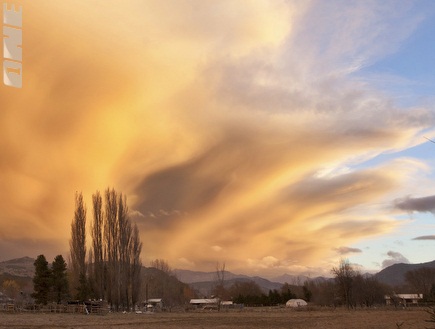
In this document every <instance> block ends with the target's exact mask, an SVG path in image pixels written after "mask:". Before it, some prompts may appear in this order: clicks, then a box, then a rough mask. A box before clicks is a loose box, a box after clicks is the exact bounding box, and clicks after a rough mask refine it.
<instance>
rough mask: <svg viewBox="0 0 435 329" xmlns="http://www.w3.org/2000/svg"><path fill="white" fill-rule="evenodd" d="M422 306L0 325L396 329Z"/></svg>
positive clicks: (39, 316)
mask: <svg viewBox="0 0 435 329" xmlns="http://www.w3.org/2000/svg"><path fill="white" fill-rule="evenodd" d="M428 318H429V316H428V314H427V313H426V312H425V309H424V308H412V309H397V310H396V309H381V310H352V311H348V310H346V309H335V310H334V309H324V310H303V311H296V310H290V309H284V308H282V309H268V308H263V309H255V310H254V309H244V310H241V311H223V312H217V311H211V312H179V313H178V312H172V313H155V314H134V313H127V314H122V313H113V314H107V315H83V314H58V313H57V314H56V313H45V314H44V313H0V328H2V329H3V328H20V329H25V328H68V329H80V328H97V329H98V328H101V329H111V328H113V329H114V328H117V329H121V328H128V329H135V328H153V329H164V328H174V329H175V328H177V329H187V328H189V329H206V328H220V329H229V328H246V329H254V328H262V329H268V328H270V329H272V328H289V329H290V328H336V329H345V328H346V329H349V328H352V329H357V328H361V329H363V328H364V329H369V328H379V329H381V328H382V329H387V328H392V329H394V328H399V327H398V325H397V324H401V323H403V325H402V326H401V327H400V328H401V329H408V328H415V329H417V328H419V329H421V328H425V327H430V325H431V323H427V322H425V320H426V319H428Z"/></svg>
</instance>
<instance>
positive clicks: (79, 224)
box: [70, 193, 88, 299]
mask: <svg viewBox="0 0 435 329" xmlns="http://www.w3.org/2000/svg"><path fill="white" fill-rule="evenodd" d="M70 257H71V276H72V289H73V292H74V293H73V295H74V296H75V297H76V298H77V299H85V298H87V297H88V296H87V294H88V287H87V282H86V206H85V204H84V202H83V195H82V193H76V196H75V211H74V218H73V220H72V223H71V240H70Z"/></svg>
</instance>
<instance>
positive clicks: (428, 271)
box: [405, 267, 435, 299]
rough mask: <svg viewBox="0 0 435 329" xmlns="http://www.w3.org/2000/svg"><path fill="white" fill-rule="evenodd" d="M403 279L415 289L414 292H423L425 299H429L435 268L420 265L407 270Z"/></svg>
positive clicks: (434, 278) (434, 282)
mask: <svg viewBox="0 0 435 329" xmlns="http://www.w3.org/2000/svg"><path fill="white" fill-rule="evenodd" d="M405 280H406V282H407V283H408V284H409V285H410V286H412V288H413V289H415V290H416V293H420V294H423V297H424V298H425V299H430V295H431V288H432V286H433V284H435V268H431V267H421V268H418V269H415V270H413V271H408V272H406V274H405Z"/></svg>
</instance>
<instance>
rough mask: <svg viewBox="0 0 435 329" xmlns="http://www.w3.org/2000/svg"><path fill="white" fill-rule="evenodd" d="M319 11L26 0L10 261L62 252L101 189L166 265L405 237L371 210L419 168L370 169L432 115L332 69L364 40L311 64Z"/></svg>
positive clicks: (13, 107)
mask: <svg viewBox="0 0 435 329" xmlns="http://www.w3.org/2000/svg"><path fill="white" fill-rule="evenodd" d="M313 8H314V7H313V6H310V5H309V4H305V5H300V4H294V3H288V2H285V1H282V2H280V1H278V2H273V3H271V2H269V1H257V2H255V3H244V4H243V5H241V4H238V3H235V2H232V1H221V2H219V3H215V4H209V3H204V2H203V1H180V2H176V3H171V4H168V3H162V2H159V1H147V2H146V3H145V2H142V1H133V0H132V1H126V2H125V3H122V4H121V3H119V2H116V1H111V0H109V1H92V2H87V1H74V2H72V1H63V2H59V3H53V2H51V1H38V2H37V3H32V2H29V3H24V13H25V16H24V17H25V23H24V27H23V33H24V36H25V37H24V39H23V40H24V41H23V54H24V55H23V56H24V57H23V65H24V70H25V73H24V87H23V89H22V90H11V89H10V88H6V87H5V86H2V87H1V88H0V99H1V105H2V110H1V111H0V119H1V120H0V130H1V131H0V134H1V138H0V146H1V149H2V157H1V158H0V181H1V182H2V186H3V189H2V191H1V192H0V212H1V215H0V225H1V227H2V231H1V232H0V249H1V250H4V251H3V252H2V254H1V255H0V257H1V258H9V257H11V255H12V254H13V253H14V252H15V253H17V251H16V250H19V253H20V254H16V255H14V256H22V255H21V253H26V254H27V255H30V256H32V255H33V254H34V253H35V252H36V253H38V254H39V253H47V254H48V256H49V257H50V253H53V255H54V254H58V253H59V252H64V253H66V252H67V250H68V239H69V234H70V222H71V219H72V216H73V206H74V193H75V191H83V193H84V195H85V196H86V197H87V198H88V208H89V209H90V207H91V204H90V196H91V194H92V193H93V192H94V191H95V190H96V189H100V190H102V189H104V188H106V187H107V186H114V187H115V188H116V189H119V190H121V191H123V192H124V193H126V194H127V195H128V196H129V201H130V208H131V215H132V217H133V218H134V219H135V220H137V222H138V223H139V226H140V228H141V234H142V239H143V242H144V249H143V250H144V255H143V258H144V261H147V260H150V259H154V258H164V259H168V261H169V262H170V264H171V266H172V267H177V266H180V267H182V266H186V264H190V265H191V266H196V267H197V268H198V269H207V270H209V269H210V268H212V269H214V266H215V263H216V261H220V262H222V261H226V262H227V268H228V269H231V270H240V271H243V270H244V269H250V270H252V271H255V270H259V271H263V272H264V273H266V272H270V273H272V272H274V271H275V272H277V271H283V270H294V271H303V269H309V268H311V269H313V268H316V269H319V268H321V267H327V266H329V264H330V262H333V261H334V260H335V259H336V258H335V257H337V255H336V253H335V252H334V248H339V246H348V245H351V244H352V243H353V242H355V241H359V240H361V239H363V238H366V237H369V236H374V235H380V234H384V233H385V232H389V231H391V230H393V229H394V228H395V227H396V226H397V223H396V221H394V219H393V218H392V217H391V214H390V213H389V212H388V211H387V210H386V209H385V208H383V207H372V208H370V211H367V213H364V214H362V213H361V209H362V208H365V209H367V208H369V207H371V206H370V205H371V204H372V203H374V202H378V201H379V200H382V201H385V202H388V201H389V200H391V195H392V194H395V193H397V190H398V189H401V188H403V187H404V186H406V184H407V183H408V181H407V178H408V176H409V175H413V174H415V172H416V171H415V169H413V168H414V167H415V164H416V162H412V161H411V160H409V161H405V160H402V161H392V162H388V163H384V164H382V165H379V166H377V167H374V168H372V169H362V168H358V165H359V164H360V163H362V162H364V161H365V160H367V159H370V158H372V157H374V156H375V155H377V154H379V153H382V152H384V151H392V150H397V149H403V148H406V147H409V146H411V145H415V144H416V143H417V142H416V139H415V136H418V134H420V133H421V131H422V129H425V128H427V127H429V126H430V125H431V123H432V122H433V117H432V115H431V114H430V113H429V112H428V111H426V110H425V109H411V110H409V109H405V110H404V109H400V108H397V107H395V106H394V105H392V104H391V102H390V101H389V100H388V99H386V98H385V97H384V96H382V95H379V93H377V92H376V91H374V90H371V89H370V88H368V87H367V86H366V85H364V84H362V83H360V82H358V81H355V80H353V79H350V78H348V77H347V76H346V74H345V73H340V74H336V73H334V74H329V73H330V72H348V70H347V69H346V68H343V67H341V64H337V63H340V60H339V59H340V58H341V56H344V55H343V54H347V53H348V51H349V49H353V47H355V48H356V49H360V48H361V47H363V48H364V47H365V46H364V44H362V45H361V44H352V43H351V42H352V40H353V39H352V38H350V37H351V36H352V34H350V35H341V36H340V37H339V38H338V39H337V40H338V41H337V43H336V44H335V46H336V47H337V51H335V50H334V49H335V48H334V49H331V51H329V52H328V58H327V60H325V61H319V62H316V63H314V62H313V61H314V57H315V56H311V55H312V54H318V49H317V48H316V47H317V44H316V43H315V42H314V41H315V40H314V41H313V40H311V39H310V38H308V39H307V40H304V41H303V42H298V40H299V41H301V40H302V39H301V38H303V36H304V35H305V34H306V33H308V32H307V31H306V29H307V25H306V24H307V20H308V19H309V17H310V16H309V14H310V13H311V12H312V11H313V10H314V9H313ZM353 15H356V16H358V17H359V15H361V13H359V12H355V13H353ZM351 21H352V20H351ZM354 28H355V30H356V31H357V32H358V33H357V34H358V35H359V33H361V27H360V26H358V25H357V26H355V27H354ZM366 28H367V25H364V29H366ZM350 31H352V29H350ZM331 33H333V32H331ZM343 33H344V32H343ZM378 37H379V35H378V34H376V35H375V36H372V40H378ZM397 38H399V37H397ZM310 40H311V41H310ZM310 42H313V43H310ZM355 42H357V41H355ZM340 45H342V47H343V48H340ZM358 47H359V48H358ZM289 49H292V51H293V50H294V54H289ZM339 49H343V51H342V52H340V51H339ZM379 51H380V50H379ZM305 53H306V54H311V55H310V56H304V54H305ZM295 54H298V56H296V57H295ZM367 56H368V57H370V56H374V55H373V54H372V53H370V54H368V55H367ZM319 63H323V64H322V65H321V66H322V67H321V69H319ZM346 65H347V64H346ZM352 65H353V64H352ZM328 72H329V73H328ZM315 77H318V79H316V78H315ZM379 113H382V115H379ZM404 173H405V174H404ZM89 213H91V212H90V211H89ZM90 220H91V219H90V218H89V219H88V221H89V222H90ZM18 247H19V248H18ZM14 250H15V251H14ZM31 253H32V254H31ZM53 255H51V256H53ZM320 259H321V260H322V261H319V260H320ZM210 266H211V267H210Z"/></svg>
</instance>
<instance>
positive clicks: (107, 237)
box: [104, 189, 120, 310]
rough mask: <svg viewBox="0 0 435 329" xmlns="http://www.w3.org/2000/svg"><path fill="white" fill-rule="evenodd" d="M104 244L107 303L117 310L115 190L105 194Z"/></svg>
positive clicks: (117, 256)
mask: <svg viewBox="0 0 435 329" xmlns="http://www.w3.org/2000/svg"><path fill="white" fill-rule="evenodd" d="M105 199H106V205H105V213H104V215H105V222H104V243H105V254H106V259H107V281H106V286H107V301H108V302H109V304H111V305H112V306H114V307H115V309H116V310H117V309H118V307H119V297H120V296H119V289H118V282H119V224H118V204H117V203H118V202H117V201H118V200H117V194H116V192H115V190H114V189H112V190H110V189H107V190H106V192H105Z"/></svg>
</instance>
